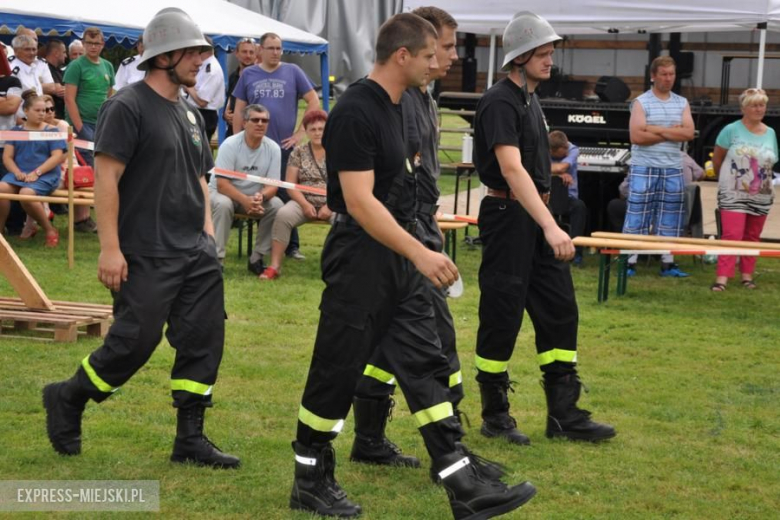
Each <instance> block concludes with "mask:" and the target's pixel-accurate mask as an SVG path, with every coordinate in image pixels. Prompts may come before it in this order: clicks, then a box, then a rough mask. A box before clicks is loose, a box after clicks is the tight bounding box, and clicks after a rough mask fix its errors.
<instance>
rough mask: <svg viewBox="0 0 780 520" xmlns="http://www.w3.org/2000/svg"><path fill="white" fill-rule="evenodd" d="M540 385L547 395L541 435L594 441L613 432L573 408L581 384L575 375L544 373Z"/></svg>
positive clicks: (608, 427) (606, 437) (612, 435)
mask: <svg viewBox="0 0 780 520" xmlns="http://www.w3.org/2000/svg"><path fill="white" fill-rule="evenodd" d="M542 387H543V388H544V393H545V395H546V397H547V430H546V432H545V435H547V437H548V438H553V437H565V438H567V439H569V440H573V441H590V442H596V441H602V440H605V439H611V438H612V437H614V436H615V435H617V433H616V432H615V428H613V427H612V426H610V425H609V424H602V423H597V422H594V421H591V420H590V415H591V414H590V412H589V411H587V410H582V409H580V408H577V401H578V400H579V398H580V388H581V387H582V383H581V382H580V379H579V377H577V374H567V375H564V376H557V377H556V376H554V375H545V378H544V380H543V381H542ZM586 390H587V389H586Z"/></svg>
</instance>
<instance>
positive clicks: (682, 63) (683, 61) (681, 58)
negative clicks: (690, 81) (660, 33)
mask: <svg viewBox="0 0 780 520" xmlns="http://www.w3.org/2000/svg"><path fill="white" fill-rule="evenodd" d="M674 61H675V62H676V63H677V67H676V68H675V72H676V73H677V77H678V78H680V79H687V78H690V77H691V76H693V53H692V52H680V53H678V54H677V56H675V57H674Z"/></svg>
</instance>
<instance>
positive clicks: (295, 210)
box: [260, 110, 333, 280]
mask: <svg viewBox="0 0 780 520" xmlns="http://www.w3.org/2000/svg"><path fill="white" fill-rule="evenodd" d="M327 119H328V114H326V113H325V112H324V111H322V110H314V111H311V112H307V113H306V115H305V116H304V117H303V121H302V123H303V128H304V130H305V131H306V136H307V137H308V138H309V140H308V142H307V143H302V144H299V145H298V146H296V147H295V149H294V150H293V152H292V153H291V154H290V160H289V162H288V164H287V177H286V179H287V182H292V183H295V184H301V185H303V186H311V187H314V188H322V189H325V187H326V186H327V182H328V174H327V172H326V170H325V148H323V146H322V132H323V130H324V129H325V121H327ZM287 194H288V195H289V196H290V200H289V201H288V202H287V204H285V205H284V207H283V208H282V209H280V210H279V212H278V213H277V214H276V220H274V226H273V231H272V235H273V244H272V246H271V265H269V266H268V267H266V268H265V271H263V274H262V275H260V279H262V280H274V279H276V278H278V277H279V275H280V274H281V272H282V261H283V260H284V251H285V249H287V244H288V243H289V242H290V234H291V233H292V230H293V229H295V228H296V227H298V226H300V225H301V224H304V223H306V222H312V221H328V222H330V221H331V220H332V218H333V214H332V213H331V211H330V209H328V206H327V204H326V200H325V196H324V195H315V194H313V193H305V192H302V191H298V190H288V191H287Z"/></svg>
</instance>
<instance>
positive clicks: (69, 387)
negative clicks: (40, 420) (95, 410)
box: [43, 379, 89, 455]
mask: <svg viewBox="0 0 780 520" xmlns="http://www.w3.org/2000/svg"><path fill="white" fill-rule="evenodd" d="M88 400H89V397H88V396H87V395H86V394H83V393H81V392H79V391H78V389H77V387H76V384H75V381H74V380H72V379H71V380H68V381H60V382H59V383H51V384H49V385H46V386H45V387H43V407H44V408H45V409H46V433H47V434H48V436H49V441H50V442H51V445H52V446H53V447H54V450H55V451H56V452H57V453H59V454H61V455H78V454H79V453H81V416H82V415H83V413H84V407H85V406H86V404H87V401H88Z"/></svg>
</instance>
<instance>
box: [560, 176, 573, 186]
mask: <svg viewBox="0 0 780 520" xmlns="http://www.w3.org/2000/svg"><path fill="white" fill-rule="evenodd" d="M560 178H561V181H562V182H563V185H564V186H566V187H567V188H568V187H569V186H571V185H572V184H574V177H572V176H571V175H570V174H568V173H562V174H561V175H560Z"/></svg>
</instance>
